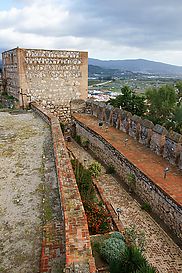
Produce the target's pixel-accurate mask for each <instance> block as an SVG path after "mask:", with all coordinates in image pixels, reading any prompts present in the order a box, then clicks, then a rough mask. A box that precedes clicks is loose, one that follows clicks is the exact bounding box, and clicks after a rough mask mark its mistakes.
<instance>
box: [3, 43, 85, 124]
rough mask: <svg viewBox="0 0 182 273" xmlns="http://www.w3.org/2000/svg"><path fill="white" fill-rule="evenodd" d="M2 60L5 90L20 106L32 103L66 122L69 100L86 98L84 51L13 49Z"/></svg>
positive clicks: (68, 116) (68, 115)
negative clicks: (18, 101)
mask: <svg viewBox="0 0 182 273" xmlns="http://www.w3.org/2000/svg"><path fill="white" fill-rule="evenodd" d="M2 58H3V77H4V78H5V79H6V80H7V91H8V93H9V94H11V95H13V96H14V97H16V98H18V99H19V100H20V105H22V106H23V107H26V106H27V105H28V104H29V102H30V101H34V102H36V103H38V104H39V105H41V106H42V107H43V108H44V109H47V110H49V111H50V112H51V113H53V114H54V115H55V116H59V117H60V119H61V120H62V121H65V122H67V121H68V120H69V119H70V101H71V100H75V99H86V98H87V93H88V53H87V52H79V51H64V50H42V49H23V48H15V49H12V50H9V51H6V52H3V54H2Z"/></svg>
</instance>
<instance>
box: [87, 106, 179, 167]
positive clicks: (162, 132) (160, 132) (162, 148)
mask: <svg viewBox="0 0 182 273" xmlns="http://www.w3.org/2000/svg"><path fill="white" fill-rule="evenodd" d="M85 112H86V113H88V114H90V115H93V116H95V117H97V118H98V122H99V121H102V122H105V124H106V125H107V126H113V127H115V128H116V129H119V130H121V131H123V132H125V133H127V134H129V135H130V136H131V137H133V138H135V139H136V140H138V141H139V142H140V143H142V144H143V145H145V146H147V147H149V148H150V149H151V150H152V151H153V152H155V153H156V154H158V155H161V156H163V157H164V158H165V159H166V160H168V161H169V162H170V163H171V164H173V165H176V166H178V168H179V169H181V170H182V135H180V134H178V133H176V132H173V131H170V132H168V131H167V130H166V128H164V127H163V126H161V125H159V124H156V125H155V126H154V124H153V123H152V122H151V121H149V120H146V119H141V118H140V117H138V116H136V115H134V116H133V115H132V114H131V113H130V112H127V111H124V110H122V109H118V108H113V107H112V106H110V105H106V104H105V103H102V102H96V101H94V102H93V101H87V102H86V110H85Z"/></svg>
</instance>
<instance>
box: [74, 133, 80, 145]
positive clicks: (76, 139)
mask: <svg viewBox="0 0 182 273" xmlns="http://www.w3.org/2000/svg"><path fill="white" fill-rule="evenodd" d="M75 141H76V142H77V143H78V144H81V136H79V135H76V136H75Z"/></svg>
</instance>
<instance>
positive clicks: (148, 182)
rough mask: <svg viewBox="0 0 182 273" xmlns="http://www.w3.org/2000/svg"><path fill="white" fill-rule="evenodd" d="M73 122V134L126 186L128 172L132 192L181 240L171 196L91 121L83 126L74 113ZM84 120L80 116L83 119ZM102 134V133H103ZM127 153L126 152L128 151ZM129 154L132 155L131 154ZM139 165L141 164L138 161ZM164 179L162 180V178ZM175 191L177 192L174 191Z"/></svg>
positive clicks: (179, 215) (179, 210)
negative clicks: (110, 167)
mask: <svg viewBox="0 0 182 273" xmlns="http://www.w3.org/2000/svg"><path fill="white" fill-rule="evenodd" d="M74 119H75V124H76V133H77V134H78V135H81V136H82V137H84V138H85V139H88V141H89V148H90V149H91V151H92V152H94V154H96V155H97V157H98V158H100V160H102V161H104V163H106V164H107V165H112V166H114V168H115V171H116V173H117V174H118V175H119V176H120V177H121V179H122V180H123V179H124V181H125V183H126V184H128V185H129V182H128V174H132V176H133V178H134V180H135V189H134V191H135V193H136V194H137V195H138V196H139V197H140V198H141V200H143V202H146V203H149V204H150V206H151V208H152V210H153V212H154V213H156V214H157V215H158V217H159V218H161V219H162V221H163V222H164V223H165V224H166V225H167V226H168V228H169V229H170V230H171V231H173V233H174V234H175V235H176V236H177V237H178V238H179V240H182V225H181V219H182V207H181V204H180V203H178V202H177V201H176V200H175V199H173V196H170V195H169V194H168V192H167V191H165V190H164V189H162V188H161V187H160V186H159V185H158V184H157V183H155V181H153V179H152V177H151V176H150V175H148V173H147V172H146V173H145V172H144V171H141V170H140V168H138V167H137V166H136V165H135V164H134V163H133V162H132V161H130V160H129V159H128V158H127V157H126V156H125V155H124V154H122V153H121V152H120V151H119V150H117V149H116V148H114V146H113V145H112V144H111V143H110V142H108V141H107V140H106V139H105V138H104V137H102V136H101V135H100V134H98V132H97V129H96V130H94V129H93V128H97V126H95V125H94V124H95V123H94V122H92V123H89V124H93V127H92V126H87V124H86V123H83V122H82V121H80V120H79V117H78V116H74ZM83 120H84V118H83ZM103 134H104V135H105V133H103ZM126 149H127V147H126ZM130 153H131V152H129V154H130ZM131 157H132V156H131ZM138 164H139V165H140V164H141V163H138ZM164 182H165V180H164ZM176 194H177V193H176Z"/></svg>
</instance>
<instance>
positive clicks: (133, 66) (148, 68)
mask: <svg viewBox="0 0 182 273" xmlns="http://www.w3.org/2000/svg"><path fill="white" fill-rule="evenodd" d="M88 63H89V65H95V66H100V67H102V68H109V69H120V70H121V71H125V70H127V71H132V72H140V73H149V74H163V75H171V74H172V75H182V66H177V65H172V64H166V63H162V62H156V61H150V60H146V59H126V60H99V59H94V58H89V61H88Z"/></svg>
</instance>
